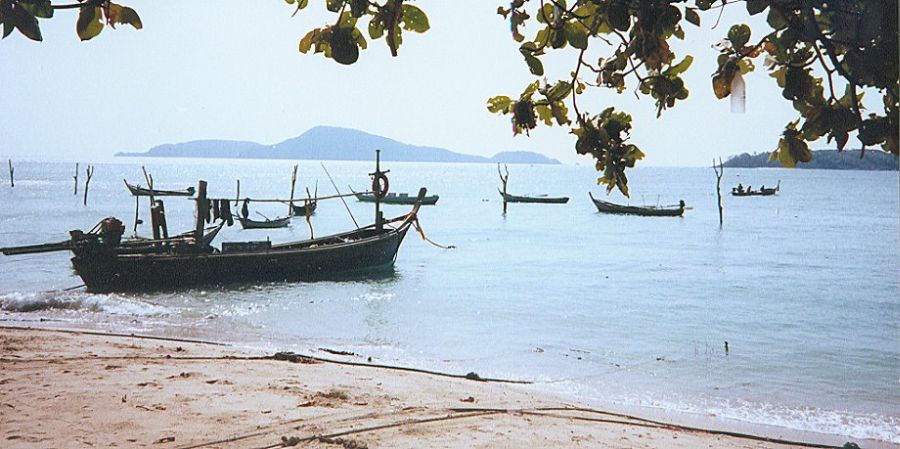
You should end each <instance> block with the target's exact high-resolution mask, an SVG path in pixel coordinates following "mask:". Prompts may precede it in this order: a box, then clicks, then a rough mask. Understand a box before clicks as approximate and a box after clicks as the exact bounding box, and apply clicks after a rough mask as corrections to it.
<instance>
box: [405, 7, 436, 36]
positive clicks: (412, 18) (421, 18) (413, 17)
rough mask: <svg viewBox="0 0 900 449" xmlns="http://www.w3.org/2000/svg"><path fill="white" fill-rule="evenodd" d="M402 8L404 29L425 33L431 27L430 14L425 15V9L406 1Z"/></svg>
mask: <svg viewBox="0 0 900 449" xmlns="http://www.w3.org/2000/svg"><path fill="white" fill-rule="evenodd" d="M402 8H403V9H402V11H403V15H402V16H401V18H400V21H401V22H403V28H404V29H406V30H409V31H415V32H416V33H424V32H426V31H428V29H429V28H431V26H430V25H429V24H428V16H427V15H425V12H424V11H422V10H421V9H419V8H418V7H416V6H413V5H408V4H405V3H404V4H403V6H402Z"/></svg>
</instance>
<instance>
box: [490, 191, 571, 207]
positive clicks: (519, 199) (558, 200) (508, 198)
mask: <svg viewBox="0 0 900 449" xmlns="http://www.w3.org/2000/svg"><path fill="white" fill-rule="evenodd" d="M497 191H498V192H500V196H502V197H503V201H505V202H507V203H542V204H566V203H568V202H569V197H567V196H560V197H554V196H547V195H535V196H520V195H510V194H508V193H503V191H502V190H500V189H497Z"/></svg>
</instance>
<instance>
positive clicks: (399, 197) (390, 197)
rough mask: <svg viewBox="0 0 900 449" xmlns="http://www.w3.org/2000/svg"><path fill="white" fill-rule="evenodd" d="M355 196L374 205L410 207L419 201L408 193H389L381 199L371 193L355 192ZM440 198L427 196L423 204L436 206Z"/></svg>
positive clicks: (423, 199)
mask: <svg viewBox="0 0 900 449" xmlns="http://www.w3.org/2000/svg"><path fill="white" fill-rule="evenodd" d="M352 191H353V189H351V192H352ZM353 195H355V196H356V199H358V200H359V201H362V202H364V203H374V202H375V201H379V202H381V204H403V205H407V206H408V205H411V204H415V203H416V201H417V200H418V198H417V197H415V196H410V195H409V194H407V193H388V194H387V195H385V196H384V197H383V198H380V199H378V198H376V197H375V195H374V194H370V193H356V192H353ZM438 198H440V197H439V196H438V195H431V196H426V197H425V198H422V203H421V204H422V205H423V206H434V205H435V203H437V201H438Z"/></svg>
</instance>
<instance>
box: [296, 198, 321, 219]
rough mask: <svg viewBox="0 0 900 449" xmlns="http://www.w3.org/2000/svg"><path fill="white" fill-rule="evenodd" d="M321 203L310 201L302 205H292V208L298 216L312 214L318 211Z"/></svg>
mask: <svg viewBox="0 0 900 449" xmlns="http://www.w3.org/2000/svg"><path fill="white" fill-rule="evenodd" d="M318 205H319V203H318V202H316V201H310V202H308V203H305V204H303V205H300V206H291V210H292V211H293V214H294V215H296V216H298V217H305V216H307V215H312V214H314V213H315V212H316V207H318Z"/></svg>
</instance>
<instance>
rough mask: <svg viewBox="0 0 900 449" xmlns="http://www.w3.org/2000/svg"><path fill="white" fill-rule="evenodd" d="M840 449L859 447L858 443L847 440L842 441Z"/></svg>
mask: <svg viewBox="0 0 900 449" xmlns="http://www.w3.org/2000/svg"><path fill="white" fill-rule="evenodd" d="M841 449H860V448H859V445H858V444H856V443H852V442H850V441H848V442H846V443H844V445H843V446H841Z"/></svg>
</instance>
